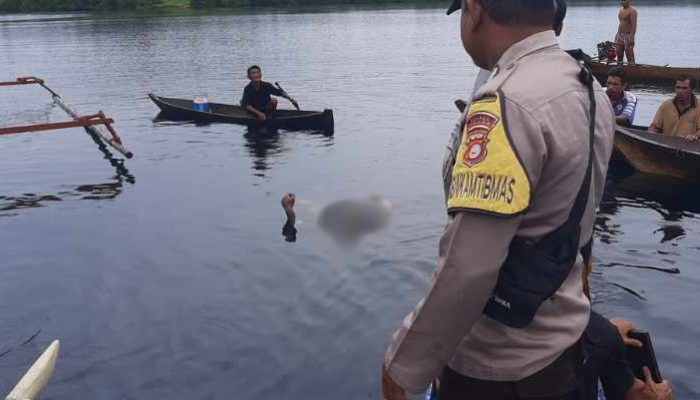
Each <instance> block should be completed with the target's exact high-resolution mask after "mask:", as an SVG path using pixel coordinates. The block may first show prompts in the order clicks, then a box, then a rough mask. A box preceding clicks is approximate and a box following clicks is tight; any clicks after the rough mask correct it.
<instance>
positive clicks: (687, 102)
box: [649, 75, 700, 140]
mask: <svg viewBox="0 0 700 400" xmlns="http://www.w3.org/2000/svg"><path fill="white" fill-rule="evenodd" d="M694 88H695V79H693V78H692V77H689V76H686V75H683V76H681V77H679V78H678V79H677V80H676V96H675V97H674V98H672V99H668V100H666V101H664V102H663V103H661V106H660V107H659V109H658V111H656V115H655V116H654V120H653V121H652V122H651V125H649V132H656V133H663V134H664V135H670V136H680V137H683V138H685V139H687V140H698V138H700V105H698V99H697V97H695V94H694V93H693V89H694Z"/></svg>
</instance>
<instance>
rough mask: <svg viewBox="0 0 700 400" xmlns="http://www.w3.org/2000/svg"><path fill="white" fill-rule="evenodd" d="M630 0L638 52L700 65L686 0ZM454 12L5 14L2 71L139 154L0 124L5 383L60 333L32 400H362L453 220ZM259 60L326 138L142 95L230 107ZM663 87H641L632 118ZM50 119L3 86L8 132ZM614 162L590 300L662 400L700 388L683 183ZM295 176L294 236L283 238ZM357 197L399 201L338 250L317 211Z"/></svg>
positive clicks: (692, 10) (373, 393) (462, 84)
mask: <svg viewBox="0 0 700 400" xmlns="http://www.w3.org/2000/svg"><path fill="white" fill-rule="evenodd" d="M639 9H640V32H639V37H638V40H637V41H638V46H637V47H638V50H637V51H638V58H639V60H640V61H644V62H649V63H657V64H666V63H669V64H673V65H691V66H692V65H698V64H700V61H699V60H698V59H697V58H696V57H695V54H694V51H693V49H694V47H695V43H697V42H698V40H699V39H700V36H698V35H699V34H698V33H697V32H696V31H695V30H692V29H688V24H689V22H688V21H697V20H698V19H700V7H697V6H687V5H683V6H678V7H673V6H666V7H651V6H640V7H639ZM458 20H459V17H457V16H453V17H446V16H444V12H443V10H442V9H429V8H428V9H426V8H416V9H413V8H404V9H385V8H384V9H376V10H373V9H361V10H352V9H349V10H348V9H344V10H341V11H336V10H332V9H327V10H323V11H322V12H313V13H311V12H302V13H294V12H289V10H285V11H284V12H279V13H274V12H265V13H252V14H251V13H247V14H242V15H241V14H238V15H237V14H213V15H185V16H175V17H173V16H170V17H135V16H118V17H114V18H108V17H105V16H99V17H91V16H89V15H88V16H86V15H82V14H81V15H72V14H70V15H59V16H56V15H49V16H46V15H39V16H31V15H29V16H27V15H24V16H16V15H15V16H0V78H2V79H1V80H10V79H14V78H15V77H17V76H19V75H27V74H32V75H36V76H39V77H42V78H44V79H46V80H47V83H48V84H49V85H50V86H51V87H52V88H54V89H55V90H56V91H58V92H59V93H60V94H61V95H62V96H63V97H64V99H66V100H67V101H68V102H70V103H71V104H73V105H74V106H75V107H76V108H77V109H79V110H80V111H82V112H84V113H93V112H96V111H97V110H100V109H101V110H104V111H105V112H106V113H107V114H108V115H109V116H111V117H113V118H115V120H116V121H117V125H116V126H117V128H118V130H119V132H120V133H121V135H122V136H123V138H124V141H125V144H127V145H128V147H130V148H131V149H132V150H133V151H134V153H135V154H136V157H135V158H134V159H133V160H128V161H126V162H124V163H123V164H122V163H121V162H120V161H119V160H118V159H117V160H110V159H105V158H104V157H105V155H104V154H103V153H102V152H100V151H99V149H98V148H97V146H96V145H95V143H93V142H92V141H91V140H90V139H89V137H87V136H86V135H85V133H84V132H82V131H81V130H79V129H73V130H65V131H61V132H55V133H44V134H34V135H17V136H9V137H2V138H0V144H1V146H0V182H1V185H2V186H1V189H0V243H2V246H1V247H0V254H1V257H0V260H1V261H0V304H1V306H0V321H1V322H2V323H0V353H2V352H4V351H5V350H9V353H6V354H5V355H3V356H1V357H0V369H1V370H2V371H3V373H2V374H0V392H8V391H9V389H10V388H11V387H12V385H13V384H14V383H15V381H16V380H17V379H18V377H19V376H20V375H21V374H22V373H23V371H24V370H25V369H26V367H27V366H28V365H29V364H30V363H31V362H32V360H33V359H34V358H35V357H36V356H37V355H38V354H39V353H40V351H41V350H42V349H43V348H44V347H45V346H46V345H47V344H48V343H49V342H50V341H51V340H52V339H53V338H60V339H61V340H62V346H63V347H62V353H61V358H60V360H59V365H58V369H57V371H56V374H55V376H54V378H53V380H52V382H51V384H50V386H49V388H48V389H47V391H46V398H53V399H63V398H95V399H102V398H105V399H111V398H133V399H136V398H139V399H141V398H147V397H149V398H171V399H210V398H236V399H316V398H319V399H320V398H328V397H329V396H330V397H332V398H338V399H359V398H366V399H370V398H377V396H378V371H379V368H380V365H381V362H382V356H383V352H384V350H385V348H386V346H387V344H388V341H389V338H390V335H391V333H392V332H393V331H394V330H395V329H396V328H397V327H398V325H399V323H400V321H401V318H402V317H403V316H404V315H405V314H406V313H407V312H408V311H410V310H411V309H412V308H413V306H414V305H415V303H416V302H417V301H418V300H419V298H420V297H421V295H422V294H423V293H424V291H425V288H426V285H427V282H428V277H429V274H430V273H431V272H432V271H433V269H434V265H435V259H436V254H437V242H438V239H439V237H440V234H441V231H442V228H443V226H444V222H445V215H444V212H443V206H442V184H441V182H440V166H441V158H442V155H443V151H444V145H445V142H446V139H447V136H448V134H449V130H450V128H451V126H452V123H453V121H454V120H455V118H456V117H457V114H456V112H455V110H454V106H453V105H452V101H453V100H454V99H456V98H459V97H466V96H468V95H469V92H470V89H471V86H472V82H473V79H474V77H475V74H476V70H475V68H474V67H473V65H472V64H471V62H470V61H469V59H468V58H467V57H466V55H465V54H464V52H463V50H462V49H461V44H460V41H459V26H458ZM615 24H616V13H615V8H614V7H607V6H606V7H603V6H598V5H584V6H574V7H572V8H571V10H570V14H569V18H568V20H567V27H566V29H565V31H564V35H563V38H562V42H563V43H564V45H565V47H581V48H584V49H586V50H593V49H594V48H595V44H596V43H597V42H599V41H602V40H606V39H607V40H609V39H611V38H612V37H613V35H614V32H615V29H616V25H615ZM253 63H255V64H260V65H262V67H263V73H264V76H265V78H267V79H268V80H270V81H279V82H280V83H282V84H283V86H284V87H285V88H286V89H287V90H288V91H289V92H290V93H291V94H292V95H294V96H295V97H296V98H297V99H298V100H299V102H300V104H301V105H302V107H304V108H306V109H323V108H333V110H334V112H335V120H336V130H335V132H336V134H335V136H334V137H332V138H328V137H324V136H322V135H318V134H313V133H308V132H294V133H290V132H281V133H280V134H279V135H273V136H266V137H260V136H258V135H255V134H252V133H251V132H247V131H246V128H244V127H239V126H233V125H205V126H196V125H194V124H189V123H185V124H183V123H172V122H154V121H153V118H154V117H155V116H156V114H157V112H156V111H157V110H156V108H155V106H154V105H153V104H151V103H150V101H149V100H148V99H147V97H146V94H147V93H148V92H151V91H152V92H156V93H157V94H161V95H165V96H172V97H178V96H181V97H192V96H193V95H196V94H207V95H208V96H209V97H210V98H211V99H212V100H213V101H219V102H237V101H238V99H239V98H240V94H241V91H242V88H243V86H244V85H245V84H246V77H245V69H246V67H247V66H248V65H250V64H253ZM663 99H664V95H661V94H658V93H652V92H650V93H643V94H641V95H640V101H641V104H640V110H639V112H638V117H637V118H638V120H637V121H636V122H637V123H640V124H645V123H648V121H649V120H650V119H651V117H652V115H653V113H654V111H655V109H656V107H657V106H658V104H660V102H661V101H662V100H663ZM65 118H66V117H65V115H63V114H62V112H61V111H60V110H58V109H56V108H55V107H53V106H52V105H51V99H50V97H49V96H48V95H47V94H46V93H45V92H43V91H42V89H40V88H38V87H13V88H3V89H2V90H1V91H0V125H1V126H8V125H19V124H23V123H31V122H37V123H38V122H44V121H60V120H64V119H65ZM125 169H126V171H125ZM613 178H614V179H613V180H611V183H610V186H609V190H608V192H607V195H606V198H605V202H604V204H603V206H602V211H601V216H600V218H599V223H598V229H597V236H596V245H595V253H596V262H597V264H598V266H599V267H598V268H597V272H598V274H596V275H595V276H594V283H595V289H594V291H595V294H596V307H597V308H598V309H599V310H600V311H602V312H604V313H605V314H607V315H610V316H618V317H625V318H629V319H632V320H633V321H634V322H636V323H637V324H638V325H639V326H640V327H643V328H645V329H649V330H650V331H652V333H653V335H654V342H655V344H656V347H657V354H658V355H659V358H660V359H661V367H662V372H663V373H664V375H666V376H668V377H669V378H671V379H672V380H673V382H674V386H675V391H676V394H677V398H680V399H691V398H695V397H697V396H698V394H700V384H698V382H697V380H696V379H695V375H696V373H695V372H696V371H697V369H698V368H699V367H700V362H699V361H698V359H697V356H696V354H697V351H696V350H697V345H696V344H695V339H696V338H697V337H698V336H699V334H700V332H699V328H698V317H697V314H696V310H697V299H698V295H697V293H698V289H700V273H699V272H698V271H697V270H696V262H695V261H696V260H697V258H698V255H700V247H699V244H698V240H697V239H698V231H699V230H700V223H699V221H698V214H697V213H698V211H700V210H698V206H697V198H698V196H697V195H698V193H696V192H694V191H693V190H692V189H689V188H688V187H687V186H686V185H670V186H669V185H668V184H667V183H665V182H658V181H655V180H649V179H648V178H645V177H639V176H631V177H630V176H622V174H619V175H615V176H614V177H613ZM287 191H293V192H295V193H296V194H297V197H298V200H297V203H298V204H297V209H298V213H299V219H300V223H299V224H298V226H297V228H298V229H299V233H298V240H297V242H296V243H287V242H285V241H284V240H283V237H282V235H281V229H282V225H283V223H284V218H283V213H282V210H281V208H280V206H279V200H280V198H281V197H282V195H283V194H284V193H285V192H287ZM371 193H379V194H381V195H383V196H384V197H386V198H387V199H388V200H389V201H390V202H391V203H392V204H393V205H394V215H393V219H392V222H391V225H390V227H389V228H388V229H387V230H385V231H382V232H381V233H378V234H374V235H371V236H369V237H367V238H365V239H364V240H362V241H361V242H360V243H358V244H357V245H356V246H355V247H354V248H349V249H348V248H344V247H340V246H337V245H336V244H335V243H334V242H333V241H332V240H330V239H328V238H327V237H326V236H325V235H324V233H323V232H322V231H320V230H319V229H318V228H317V226H316V224H315V218H316V216H317V215H318V212H319V210H320V207H321V206H322V205H324V204H326V203H328V202H330V201H333V200H336V199H339V198H345V197H362V196H367V195H369V194H371ZM630 266H632V267H630ZM634 266H637V267H638V266H652V267H663V268H678V269H679V270H680V273H679V274H667V273H664V272H659V271H658V270H653V269H644V268H642V269H640V268H635V267H634ZM621 287H624V288H627V289H631V290H632V291H634V292H635V293H637V294H639V295H640V296H635V295H633V294H631V293H630V292H629V291H626V290H624V289H623V288H621ZM39 330H40V333H39V335H38V336H37V337H36V338H35V339H34V340H32V341H31V342H30V343H28V344H26V345H24V346H22V343H23V342H24V341H25V340H26V339H27V338H29V337H31V336H32V335H33V334H35V333H36V332H37V331H39Z"/></svg>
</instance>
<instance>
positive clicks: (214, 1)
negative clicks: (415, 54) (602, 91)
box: [0, 0, 445, 14]
mask: <svg viewBox="0 0 700 400" xmlns="http://www.w3.org/2000/svg"><path fill="white" fill-rule="evenodd" d="M110 3H111V1H109V0H33V1H22V0H0V13H6V14H14V13H41V12H110V11H117V12H119V11H136V12H141V11H144V12H149V11H163V12H170V11H172V12H177V11H187V10H215V9H222V10H225V9H228V10H255V9H270V8H275V7H281V8H286V9H289V8H291V7H299V8H303V9H309V10H311V9H313V8H314V7H317V6H323V8H326V7H327V6H329V5H343V6H352V5H357V6H363V5H364V6H366V5H382V6H389V5H392V4H395V5H411V4H416V5H418V4H420V5H425V4H435V5H438V4H443V3H445V1H442V0H331V1H322V0H292V1H284V0H272V1H270V0H263V1H260V0H122V1H121V2H120V3H119V4H120V6H118V7H114V6H110V5H109V4H110Z"/></svg>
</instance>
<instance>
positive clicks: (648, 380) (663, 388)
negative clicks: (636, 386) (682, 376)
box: [643, 367, 673, 400]
mask: <svg viewBox="0 0 700 400" xmlns="http://www.w3.org/2000/svg"><path fill="white" fill-rule="evenodd" d="M643 370H644V386H645V388H644V392H645V393H649V394H652V393H653V396H652V397H650V398H651V399H655V400H673V390H671V384H670V383H669V382H668V381H667V380H665V379H664V381H663V382H661V383H656V382H654V380H653V379H652V377H651V371H649V368H647V367H644V368H643Z"/></svg>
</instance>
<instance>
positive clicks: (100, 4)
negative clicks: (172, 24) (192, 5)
mask: <svg viewBox="0 0 700 400" xmlns="http://www.w3.org/2000/svg"><path fill="white" fill-rule="evenodd" d="M163 1H164V0H0V11H28V12H31V11H88V10H121V9H138V8H150V7H156V6H158V5H160V4H161V3H162V2H163Z"/></svg>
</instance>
